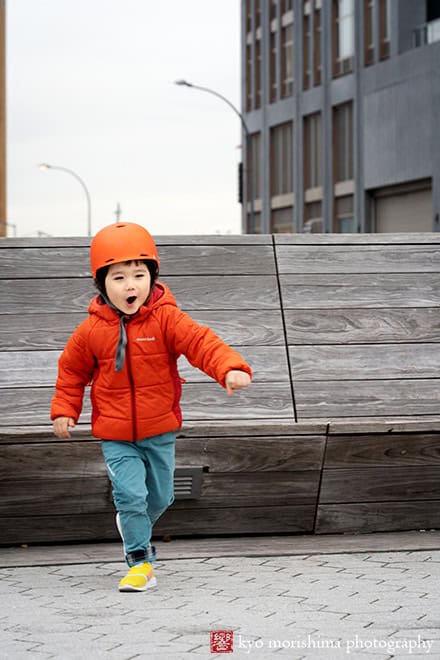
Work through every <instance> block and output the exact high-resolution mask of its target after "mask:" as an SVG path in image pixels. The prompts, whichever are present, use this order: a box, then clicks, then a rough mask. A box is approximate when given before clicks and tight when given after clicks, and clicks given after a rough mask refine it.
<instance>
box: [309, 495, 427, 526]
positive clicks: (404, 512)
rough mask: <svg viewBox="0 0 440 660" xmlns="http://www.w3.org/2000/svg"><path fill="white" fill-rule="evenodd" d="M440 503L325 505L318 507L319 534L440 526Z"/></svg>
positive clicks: (421, 501) (422, 501) (317, 524)
mask: <svg viewBox="0 0 440 660" xmlns="http://www.w3.org/2000/svg"><path fill="white" fill-rule="evenodd" d="M439 505H440V502H439V501H436V500H428V501H424V500H419V501H417V502H377V503H365V502H358V503H356V504H324V505H320V506H319V507H318V516H317V523H316V528H315V532H316V533H317V534H346V533H356V534H359V533H368V532H384V531H388V532H392V531H402V530H412V529H417V530H419V529H437V528H439V527H440V506H439Z"/></svg>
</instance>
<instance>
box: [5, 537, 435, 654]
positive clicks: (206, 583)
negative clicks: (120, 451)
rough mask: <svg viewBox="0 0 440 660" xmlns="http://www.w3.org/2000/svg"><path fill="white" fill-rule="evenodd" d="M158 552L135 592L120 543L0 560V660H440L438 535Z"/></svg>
mask: <svg viewBox="0 0 440 660" xmlns="http://www.w3.org/2000/svg"><path fill="white" fill-rule="evenodd" d="M260 541H261V540H260ZM159 545H160V547H159V553H160V554H162V557H167V558H166V559H165V558H164V559H161V560H160V561H158V562H157V563H156V567H157V568H156V575H157V578H158V588H157V589H156V590H154V591H149V592H145V593H140V594H120V593H119V592H118V590H117V584H118V581H119V579H120V577H122V576H123V575H124V572H125V565H124V563H123V562H122V561H121V560H120V545H119V544H103V545H94V546H90V545H89V546H86V545H84V546H60V547H40V548H29V549H20V548H14V549H0V567H1V568H0V577H1V581H0V594H1V595H0V603H1V608H0V639H1V651H0V658H2V659H3V658H4V659H5V660H20V659H21V658H23V659H26V660H30V659H32V660H34V659H35V660H38V659H40V658H41V659H56V660H58V659H60V660H75V659H76V658H78V659H79V658H84V657H85V656H87V655H88V656H89V657H90V660H94V659H95V658H105V659H108V660H131V659H134V658H136V659H140V660H143V659H147V658H153V659H154V658H156V657H159V658H163V659H164V660H166V659H168V658H169V659H170V660H171V659H176V660H177V659H182V658H186V657H188V656H190V655H191V656H194V657H195V658H207V659H208V658H220V659H221V658H247V657H250V658H275V659H277V658H280V660H281V658H289V660H300V659H301V658H307V659H315V658H317V659H319V658H323V659H324V658H325V659H329V660H332V659H333V658H334V659H337V660H339V659H344V660H345V659H349V658H354V659H356V658H360V659H361V660H374V659H381V660H385V659H387V658H397V659H402V658H414V659H416V658H417V659H418V658H426V657H429V658H435V659H438V658H440V534H439V533H438V532H434V533H432V534H429V533H427V534H424V535H422V534H416V535H414V534H412V535H411V534H409V535H408V534H406V535H405V534H400V535H399V534H388V535H369V536H357V537H333V538H332V537H324V538H323V537H321V538H319V539H316V537H312V538H311V537H288V538H284V539H283V538H282V539H281V541H280V539H279V538H278V539H273V542H272V543H271V542H270V539H269V540H268V539H265V540H262V541H261V542H259V541H258V540H255V539H239V540H237V539H235V540H230V541H228V540H225V539H222V540H221V541H220V540H219V541H217V542H216V541H215V540H213V541H211V546H210V543H209V542H208V543H207V542H206V541H191V542H189V541H182V542H179V541H176V542H173V543H172V544H159ZM273 546H275V550H276V554H274V553H273V552H271V547H273ZM312 546H313V551H312V550H311V547H312ZM222 547H224V548H225V549H224V550H223V551H222ZM228 547H229V554H230V555H231V556H226V555H227V554H228V552H227V548H228ZM304 547H307V548H309V551H308V552H304V549H303V548H304ZM231 548H232V550H231ZM356 549H358V551H357V552H356V551H355V550H356ZM298 553H299V554H298ZM249 555H254V556H249ZM179 557H180V558H179ZM216 631H219V632H216ZM211 638H212V639H211ZM231 639H232V644H233V650H232V652H230V653H227V651H228V650H229V647H230V644H231Z"/></svg>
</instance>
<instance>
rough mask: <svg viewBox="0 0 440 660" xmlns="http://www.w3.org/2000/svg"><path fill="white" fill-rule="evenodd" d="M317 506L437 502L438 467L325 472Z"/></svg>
mask: <svg viewBox="0 0 440 660" xmlns="http://www.w3.org/2000/svg"><path fill="white" fill-rule="evenodd" d="M319 500H320V504H338V503H352V502H385V501H388V500H395V501H402V502H403V501H415V500H440V467H439V466H436V467H426V466H423V467H418V466H412V467H407V466H406V467H402V468H401V467H390V466H387V467H377V468H368V469H365V468H356V467H352V468H340V469H338V470H326V469H324V471H323V475H322V482H321V492H320V498H319Z"/></svg>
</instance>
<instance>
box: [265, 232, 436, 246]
mask: <svg viewBox="0 0 440 660" xmlns="http://www.w3.org/2000/svg"><path fill="white" fill-rule="evenodd" d="M273 241H274V243H275V245H276V246H279V245H354V246H358V245H381V244H382V245H388V244H390V243H393V244H404V245H408V246H411V245H420V244H438V243H440V235H439V234H438V233H437V232H410V233H403V232H402V233H401V234H392V233H389V234H388V233H384V234H273Z"/></svg>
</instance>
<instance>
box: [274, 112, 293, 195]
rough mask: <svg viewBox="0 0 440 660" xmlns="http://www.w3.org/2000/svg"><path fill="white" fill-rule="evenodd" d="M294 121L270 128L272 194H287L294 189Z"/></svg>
mask: <svg viewBox="0 0 440 660" xmlns="http://www.w3.org/2000/svg"><path fill="white" fill-rule="evenodd" d="M292 139H293V138H292V123H291V122H287V123H286V124H280V125H279V126H274V128H271V130H270V166H271V167H270V194H271V196H272V197H273V196H275V195H285V194H287V193H291V192H292V191H293V167H292V166H293V149H292Z"/></svg>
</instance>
